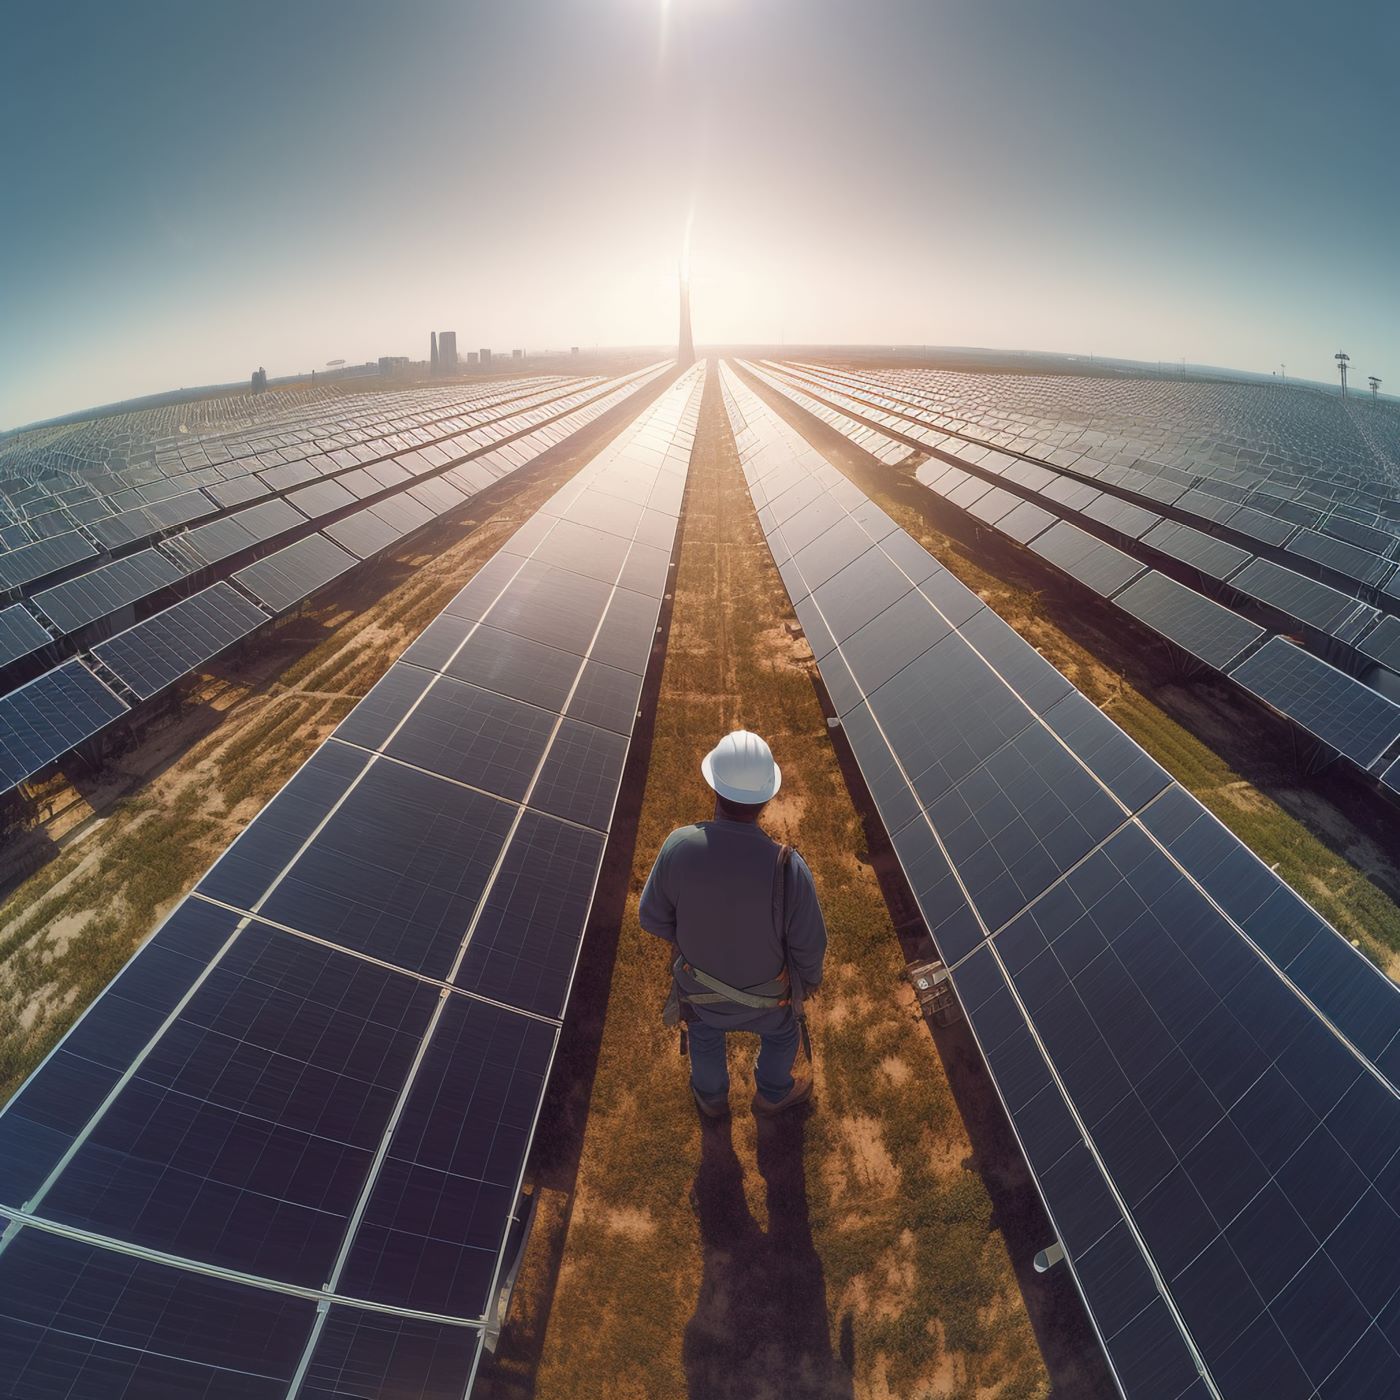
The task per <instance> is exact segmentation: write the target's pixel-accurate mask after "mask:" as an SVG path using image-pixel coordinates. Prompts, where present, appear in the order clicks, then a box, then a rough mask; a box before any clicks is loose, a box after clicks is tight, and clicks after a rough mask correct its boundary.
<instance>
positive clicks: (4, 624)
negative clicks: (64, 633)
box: [0, 603, 53, 666]
mask: <svg viewBox="0 0 1400 1400" xmlns="http://www.w3.org/2000/svg"><path fill="white" fill-rule="evenodd" d="M51 641H53V636H52V635H51V634H50V633H49V632H47V631H45V629H44V628H43V626H42V625H41V624H40V623H39V621H38V620H37V619H36V618H35V617H34V615H33V613H31V612H30V611H29V610H28V609H27V608H26V607H25V606H24V605H23V604H22V603H16V604H15V605H14V606H13V607H9V608H0V666H8V665H9V664H10V662H12V661H18V660H20V659H21V658H22V657H25V656H30V655H32V654H33V653H34V652H36V651H38V650H39V648H40V647H44V646H47V645H48V644H49V643H50V642H51Z"/></svg>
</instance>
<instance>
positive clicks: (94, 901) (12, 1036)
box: [0, 381, 664, 1101]
mask: <svg viewBox="0 0 1400 1400" xmlns="http://www.w3.org/2000/svg"><path fill="white" fill-rule="evenodd" d="M661 388H664V381H663V382H662V383H660V384H658V385H657V386H656V387H655V390H654V392H659V391H660V389H661ZM652 397H653V393H648V394H647V395H646V396H645V401H647V402H649V401H650V399H651V398H652ZM621 407H622V413H621V414H619V413H618V412H617V411H616V410H614V411H613V412H610V413H608V414H604V415H603V416H602V417H601V418H600V419H599V420H598V421H597V422H596V423H595V424H593V425H590V427H589V428H588V429H587V430H586V431H585V432H583V433H582V434H580V437H579V441H578V443H577V444H573V445H571V447H570V450H569V451H568V452H567V453H564V454H550V455H549V456H548V457H547V458H546V459H545V460H544V461H542V462H540V463H538V464H537V465H536V466H534V467H532V468H529V469H526V470H525V471H524V472H522V473H521V474H520V476H519V477H512V478H508V479H507V480H506V481H505V482H502V483H501V484H500V486H499V487H497V488H493V489H492V490H491V491H489V492H485V493H483V495H482V496H481V497H480V498H478V499H477V500H476V501H475V502H473V504H472V509H471V510H470V512H469V514H468V515H467V516H466V517H465V518H458V519H456V520H454V521H452V522H450V523H448V524H441V525H439V526H438V527H436V528H435V529H434V530H432V531H430V532H429V534H428V535H426V536H424V537H422V538H420V539H418V540H415V541H413V542H411V543H410V544H407V545H406V546H405V547H404V548H403V550H401V551H400V552H399V553H398V554H396V555H395V556H393V557H392V558H391V559H390V560H388V561H385V562H383V563H380V564H376V565H375V566H373V567H372V568H368V569H364V568H362V569H357V570H355V571H353V572H352V573H350V574H349V575H347V576H346V577H345V578H344V579H343V580H341V581H339V582H338V583H337V584H335V585H333V586H332V589H331V591H330V592H329V593H328V594H327V595H326V596H325V597H324V598H323V599H321V600H320V601H319V602H318V603H317V606H316V607H315V609H314V610H312V611H311V612H309V613H307V614H304V615H302V616H301V617H298V618H296V619H294V620H293V621H291V622H290V623H288V624H286V625H285V626H283V627H282V628H280V629H278V630H277V631H276V632H275V633H273V634H272V635H271V636H270V637H268V638H266V639H261V640H259V641H257V643H256V650H244V651H243V652H241V653H238V654H235V655H234V656H233V658H232V659H225V660H224V661H221V662H219V663H216V665H215V666H214V668H213V671H212V674H209V675H206V676H203V677H201V678H199V681H198V683H197V686H196V688H195V690H194V691H193V692H191V694H190V696H189V698H188V700H187V701H186V703H184V704H183V705H182V706H181V707H180V708H179V709H178V710H177V711H175V712H174V713H173V714H172V715H171V716H170V717H168V718H167V719H165V720H162V721H159V722H156V723H153V724H152V725H151V726H150V727H148V728H147V729H146V730H145V732H144V733H143V734H142V736H141V738H140V740H139V742H138V743H136V744H135V745H134V746H133V747H132V748H130V749H129V750H127V751H126V752H124V753H122V754H120V755H119V756H117V757H116V758H115V759H114V760H113V761H111V762H109V763H108V764H106V765H104V767H103V769H102V770H101V771H100V772H99V773H96V774H94V775H92V776H91V777H89V778H86V779H84V780H82V782H81V789H82V790H81V793H80V794H79V795H78V797H77V800H76V801H74V800H73V795H72V794H71V793H70V794H68V795H67V797H66V798H65V799H64V801H63V805H64V806H65V808H66V809H67V810H68V812H69V814H70V816H69V820H68V824H67V827H66V828H65V829H72V828H73V826H74V822H75V821H76V822H77V823H78V826H77V835H76V839H73V840H72V841H71V842H70V843H68V844H67V845H65V846H63V847H62V849H55V848H53V847H52V846H51V845H50V846H49V847H48V849H45V842H46V839H47V837H46V834H45V833H39V834H38V837H37V839H36V849H35V851H34V852H32V853H31V857H30V858H31V859H34V860H42V861H43V862H44V863H43V864H42V867H41V868H40V869H38V871H37V873H35V874H33V875H31V876H29V877H28V878H27V879H24V880H22V881H21V882H20V883H18V884H17V885H15V886H14V887H13V888H12V889H11V890H10V892H9V894H8V896H7V897H6V899H5V901H4V903H3V904H0V1101H3V1099H4V1098H6V1097H8V1096H9V1094H10V1093H11V1092H12V1091H13V1090H14V1088H15V1087H16V1086H17V1085H18V1083H19V1082H20V1080H22V1079H23V1078H24V1076H25V1075H26V1074H27V1073H28V1072H29V1071H30V1070H31V1069H32V1068H33V1067H34V1065H35V1064H37V1063H38V1061H39V1060H40V1059H41V1058H42V1057H43V1056H44V1055H45V1054H46V1053H47V1052H48V1050H49V1049H50V1047H51V1046H52V1045H53V1044H54V1042H55V1041H57V1040H58V1038H59V1037H60V1036H61V1035H62V1034H63V1032H64V1031H65V1030H66V1029H67V1028H68V1026H69V1025H71V1024H72V1022H73V1020H74V1019H75V1018H76V1017H77V1016H78V1014H79V1013H80V1012H81V1011H82V1010H83V1008H84V1007H85V1006H87V1004H88V1003H89V1002H90V1001H91V1000H92V998H93V997H94V996H95V995H96V994H97V992H98V991H100V990H101V988H102V987H103V986H104V985H106V983H107V982H108V981H109V980H110V979H111V978H112V977H113V976H114V975H115V974H116V972H117V971H118V970H119V969H120V968H121V966H122V964H123V963H124V962H125V961H126V960H127V959H128V958H129V957H130V956H131V954H132V953H133V952H134V951H135V949H136V947H137V946H138V944H139V943H140V942H141V940H142V939H143V938H145V937H146V935H147V934H149V933H150V932H151V930H152V929H153V928H154V927H155V926H156V924H157V923H159V921H160V920H161V918H163V917H164V916H165V914H166V913H168V912H169V910H170V909H171V908H172V907H173V906H174V905H175V903H176V902H177V901H178V900H179V899H180V898H181V897H182V896H183V895H184V894H185V892H186V891H187V890H188V889H189V888H190V887H191V886H192V885H193V884H194V883H195V882H196V881H197V880H198V879H199V877H200V876H201V875H202V874H203V873H204V871H205V870H206V869H207V868H208V866H209V865H210V863H211V862H212V861H213V859H214V858H215V856H217V855H218V853H219V852H220V851H221V850H222V849H223V848H224V847H225V846H226V845H227V844H228V843H229V842H230V841H231V840H232V839H233V837H234V836H235V835H237V833H238V832H239V831H240V830H242V828H243V827H244V826H245V825H246V824H247V822H249V821H250V820H251V819H252V817H253V816H254V815H255V814H256V813H257V811H258V810H259V808H260V807H261V806H262V805H263V803H264V802H266V801H267V799H268V798H269V797H271V796H272V794H273V793H274V792H275V791H276V790H277V789H278V788H279V787H280V786H281V785H282V784H283V783H284V782H285V781H286V780H287V778H288V777H290V776H291V774H292V772H293V771H294V770H295V769H296V768H297V767H298V765H299V764H301V762H302V761H303V760H304V759H305V758H306V757H307V756H308V755H309V754H310V753H311V751H312V750H313V749H314V748H315V747H316V746H317V745H318V744H319V743H320V742H321V741H322V740H323V739H324V738H325V737H326V735H327V734H329V733H330V731H331V730H332V729H333V728H334V727H335V726H336V724H338V723H339V722H340V720H341V719H342V718H343V717H344V715H345V714H346V713H347V712H348V711H349V710H350V708H351V707H352V706H353V705H354V703H355V701H356V700H358V699H359V697H360V696H361V695H363V694H364V693H365V692H366V691H367V690H368V689H369V688H370V687H371V686H372V685H373V684H374V683H375V681H377V680H378V679H379V677H380V676H381V675H382V674H383V673H384V672H385V671H386V670H388V668H389V665H390V663H391V662H392V661H393V659H394V658H395V657H396V656H397V655H398V654H399V653H400V652H401V651H402V650H403V649H404V647H405V646H407V644H408V643H409V642H410V641H411V640H412V639H413V638H414V637H415V636H416V635H417V634H418V633H419V632H420V631H421V630H422V629H423V627H424V626H426V625H427V623H428V622H429V621H430V620H431V619H432V618H433V617H434V616H435V615H436V614H437V613H438V612H439V611H440V610H441V609H442V607H443V606H444V605H445V604H446V603H447V602H448V600H449V599H450V598H451V597H452V596H453V594H455V593H456V591H457V590H458V589H459V588H461V586H462V585H463V584H464V583H465V582H466V581H467V579H469V578H470V577H471V576H472V574H474V573H475V572H476V570H477V569H478V568H479V567H480V566H481V564H482V563H483V562H485V560H486V559H488V558H490V556H491V555H492V554H493V553H495V551H496V550H497V549H498V548H499V546H500V545H501V544H502V543H503V542H504V540H505V539H506V538H507V537H508V536H509V535H510V534H511V533H512V532H513V531H514V530H515V529H516V528H517V526H518V525H519V524H520V522H521V521H522V520H524V519H526V518H528V517H529V516H530V515H532V514H533V513H534V511H535V510H536V508H537V507H538V506H539V505H540V503H541V502H543V501H544V500H545V499H546V498H547V497H548V496H549V495H550V494H551V493H552V492H553V491H554V490H555V489H556V488H557V487H558V486H559V484H560V483H561V482H562V481H564V480H565V479H567V477H569V476H571V475H572V474H573V473H574V472H575V471H577V470H578V468H579V467H580V466H582V464H583V463H584V462H585V461H587V460H588V459H589V458H590V457H591V456H592V455H593V454H594V453H595V452H596V451H597V450H598V448H599V447H600V446H601V445H602V444H603V443H604V442H605V441H606V440H607V439H608V438H610V437H612V436H613V435H614V434H615V433H616V432H617V430H618V428H619V427H620V426H622V423H624V422H626V421H630V419H631V418H632V417H633V416H634V415H635V414H636V413H637V412H638V411H639V410H640V409H641V407H642V402H641V401H634V402H630V403H629V404H624V405H622V406H621ZM74 814H76V815H74Z"/></svg>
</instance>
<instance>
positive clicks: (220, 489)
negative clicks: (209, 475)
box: [204, 476, 268, 510]
mask: <svg viewBox="0 0 1400 1400" xmlns="http://www.w3.org/2000/svg"><path fill="white" fill-rule="evenodd" d="M204 489H205V490H206V491H207V492H208V493H209V495H211V496H212V497H213V498H214V499H215V500H216V501H217V502H218V503H219V504H220V505H221V506H223V507H224V509H225V510H227V509H229V508H230V507H231V506H241V505H246V504H247V503H248V502H249V501H256V500H259V499H261V498H262V497H263V496H266V495H267V494H268V488H267V487H266V486H265V485H264V484H263V483H262V482H261V481H259V480H258V478H257V477H256V476H239V477H234V478H233V479H232V480H231V481H215V482H211V483H210V484H209V485H208V486H206V487H205V488H204Z"/></svg>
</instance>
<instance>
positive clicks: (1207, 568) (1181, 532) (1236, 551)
mask: <svg viewBox="0 0 1400 1400" xmlns="http://www.w3.org/2000/svg"><path fill="white" fill-rule="evenodd" d="M1142 542H1143V544H1145V545H1150V546H1151V547H1152V548H1153V549H1156V550H1160V551H1161V553H1163V554H1166V555H1169V556H1170V557H1171V558H1173V559H1179V560H1180V561H1181V562H1182V563H1183V564H1189V565H1190V566H1191V567H1192V568H1193V569H1199V570H1200V571H1201V572H1202V573H1203V574H1207V575H1209V576H1210V577H1211V578H1219V579H1225V578H1229V577H1230V576H1231V575H1232V574H1235V573H1238V572H1239V570H1240V569H1242V568H1244V566H1245V565H1246V564H1248V563H1249V561H1250V559H1251V558H1252V557H1253V556H1252V555H1251V554H1250V553H1249V551H1248V550H1244V549H1240V548H1239V547H1238V546H1236V545H1233V544H1229V543H1228V542H1227V541H1225V540H1217V539H1215V538H1214V537H1213V536H1211V535H1204V534H1202V533H1201V532H1200V531H1199V530H1196V529H1193V528H1192V527H1191V526H1190V525H1179V524H1177V522H1176V521H1174V520H1164V521H1162V523H1161V524H1160V525H1154V526H1153V527H1152V529H1150V530H1149V531H1148V532H1147V533H1146V534H1145V535H1143V537H1142Z"/></svg>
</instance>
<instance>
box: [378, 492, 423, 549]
mask: <svg viewBox="0 0 1400 1400" xmlns="http://www.w3.org/2000/svg"><path fill="white" fill-rule="evenodd" d="M369 509H370V510H372V511H373V512H374V513H375V515H377V516H378V517H379V519H380V520H382V521H383V522H384V523H385V524H386V525H388V526H390V528H392V529H394V530H396V531H398V534H399V537H400V538H402V537H403V536H404V535H408V534H412V533H413V531H414V530H420V529H422V528H423V526H424V525H426V524H428V523H429V521H431V520H432V518H433V513H432V511H430V510H429V509H428V508H427V506H425V505H424V504H423V503H422V502H421V501H417V500H415V499H414V498H413V497H412V496H409V495H406V494H402V493H401V494H399V495H397V496H389V497H387V498H386V499H385V500H382V501H376V502H375V503H374V504H373V505H372V506H370V507H369Z"/></svg>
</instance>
